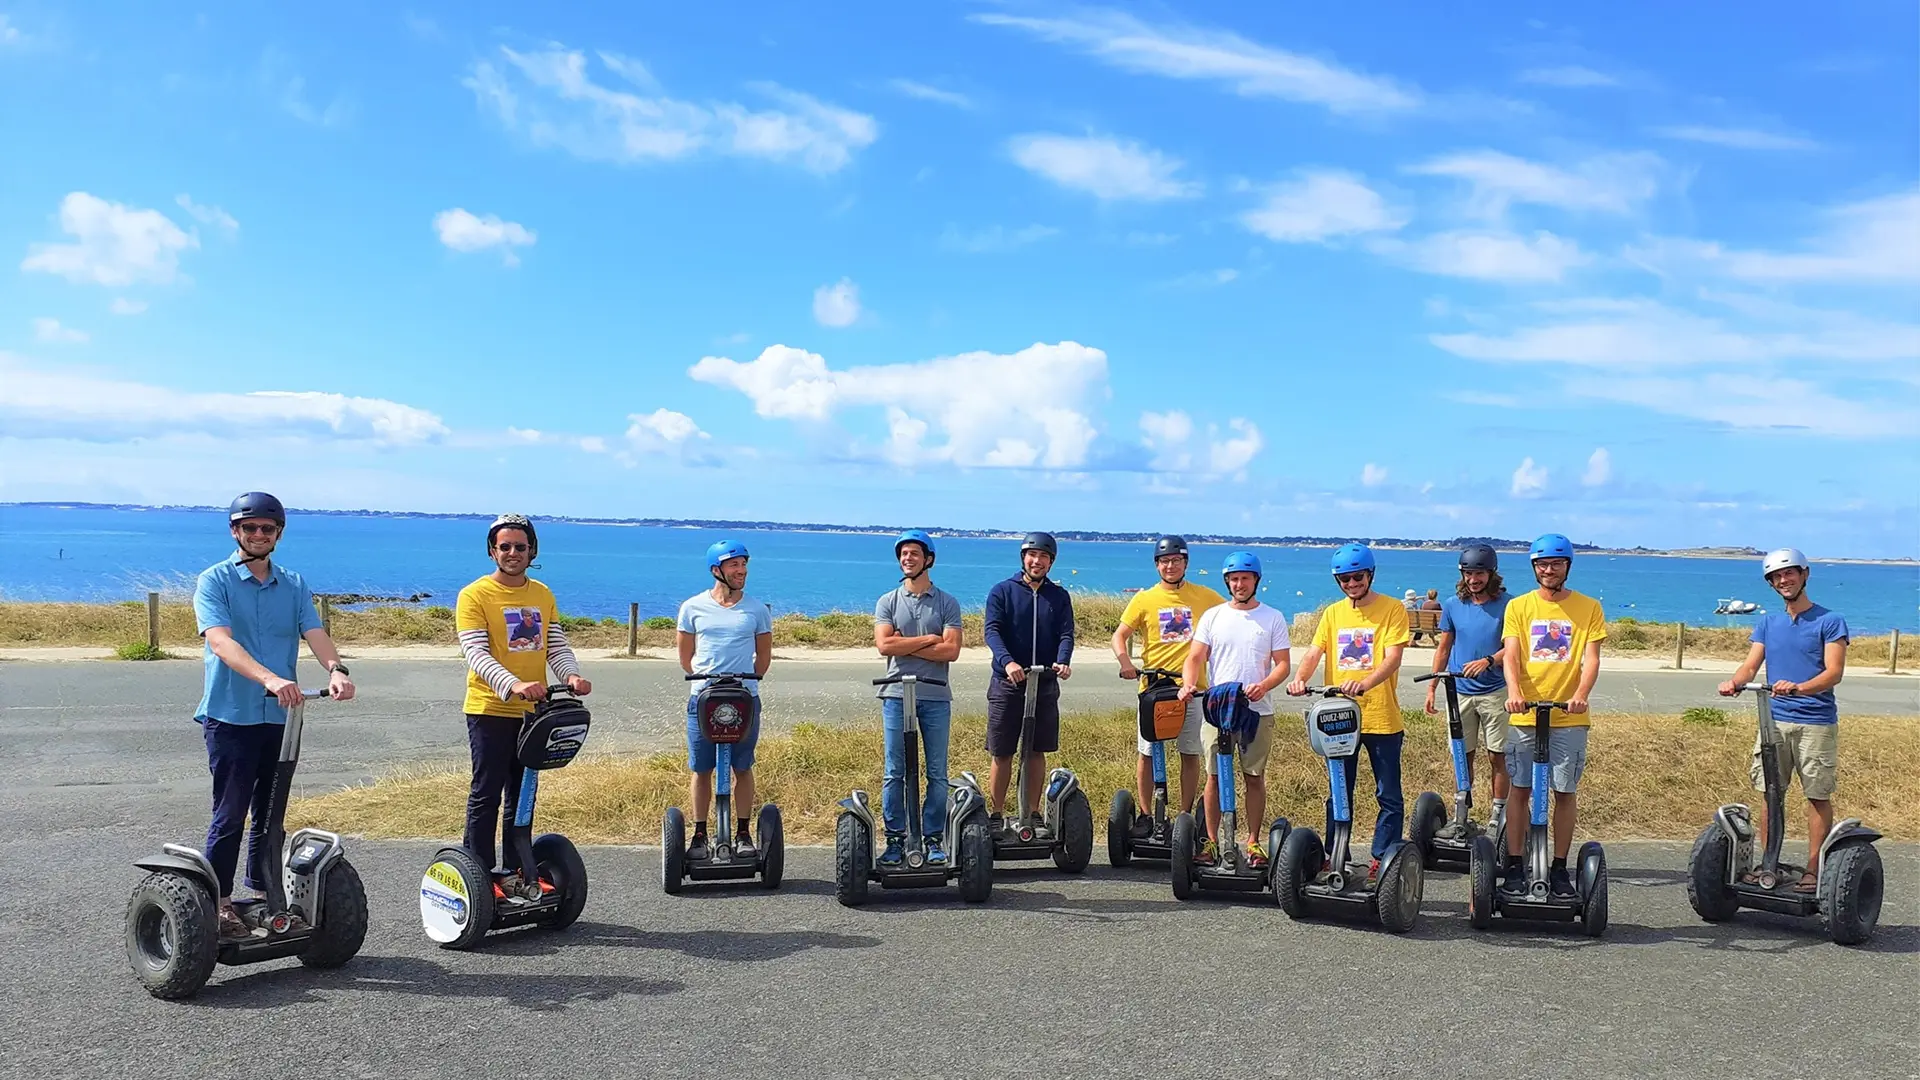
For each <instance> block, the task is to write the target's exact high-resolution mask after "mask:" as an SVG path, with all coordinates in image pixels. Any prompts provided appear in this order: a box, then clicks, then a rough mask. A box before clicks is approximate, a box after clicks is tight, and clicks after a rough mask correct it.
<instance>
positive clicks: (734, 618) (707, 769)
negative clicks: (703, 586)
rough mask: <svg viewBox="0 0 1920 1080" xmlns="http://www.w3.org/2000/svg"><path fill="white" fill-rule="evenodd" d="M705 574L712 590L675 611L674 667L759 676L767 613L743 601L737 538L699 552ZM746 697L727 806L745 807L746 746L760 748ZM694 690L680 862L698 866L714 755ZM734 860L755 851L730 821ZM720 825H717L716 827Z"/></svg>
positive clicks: (751, 684) (705, 853)
mask: <svg viewBox="0 0 1920 1080" xmlns="http://www.w3.org/2000/svg"><path fill="white" fill-rule="evenodd" d="M707 573H709V574H711V575H712V576H713V587H712V588H711V589H708V590H706V591H705V592H702V593H699V594H696V595H694V596H692V597H690V598H688V599H687V600H686V602H684V603H682V604H681V605H680V616H679V621H678V622H677V623H676V624H675V625H676V629H677V633H676V634H675V635H674V638H675V641H676V643H677V644H678V645H679V647H680V668H681V670H682V671H685V672H686V673H687V674H689V675H696V674H700V673H704V672H746V671H751V672H753V673H754V674H755V675H765V674H766V673H767V668H768V667H769V666H770V665H771V664H772V663H773V610H772V609H771V608H769V607H767V605H766V604H764V603H762V602H760V601H758V600H749V599H747V545H745V544H742V543H740V542H739V541H738V540H721V541H718V542H716V543H714V544H713V545H712V546H711V547H709V548H707ZM746 688H747V691H748V692H749V693H751V694H752V695H753V718H752V719H751V720H749V721H748V723H747V733H746V735H745V736H744V737H742V738H741V740H740V741H739V742H737V743H734V744H733V751H732V753H733V792H734V802H733V805H735V806H738V807H743V808H744V807H752V806H757V805H759V804H758V803H755V802H754V801H753V748H754V747H755V746H757V745H759V743H760V684H759V681H758V680H747V681H746ZM699 690H700V687H699V686H695V687H694V692H693V693H692V694H690V695H689V696H688V697H687V764H688V768H689V770H690V771H691V772H692V774H693V775H692V779H691V780H690V781H689V784H688V787H689V791H690V794H691V797H692V800H693V812H694V813H695V814H696V815H699V816H697V817H696V818H695V819H694V822H693V839H692V840H691V841H689V842H688V844H687V858H689V859H694V860H703V859H706V858H708V857H709V856H710V855H711V851H710V849H709V848H708V847H707V821H706V817H705V815H706V813H707V808H708V807H709V806H711V805H712V804H713V767H714V762H715V760H716V757H717V754H716V752H715V749H714V745H713V743H712V742H711V741H709V740H708V739H707V736H706V733H705V732H704V731H702V730H701V729H700V718H699V717H698V716H697V715H695V708H694V706H695V704H696V703H697V702H698V700H699V696H700V695H699ZM736 825H737V829H736V832H735V836H734V842H733V846H734V854H735V855H736V856H738V857H740V858H742V859H746V860H749V861H751V860H752V859H753V858H755V857H756V856H757V855H758V854H759V853H758V851H756V850H755V848H754V846H753V830H752V829H751V828H750V827H749V825H750V822H749V821H748V819H746V818H741V819H739V821H738V822H737V823H736ZM726 827H727V822H724V821H722V822H720V828H722V829H724V828H726Z"/></svg>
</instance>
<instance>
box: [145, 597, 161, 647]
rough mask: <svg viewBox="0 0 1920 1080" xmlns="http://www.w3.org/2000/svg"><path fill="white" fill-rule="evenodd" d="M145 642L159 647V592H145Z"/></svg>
mask: <svg viewBox="0 0 1920 1080" xmlns="http://www.w3.org/2000/svg"><path fill="white" fill-rule="evenodd" d="M147 644H148V645H149V646H151V647H153V648H155V649H157V648H159V647H160V594H159V593H157V592H150V593H148V594H147Z"/></svg>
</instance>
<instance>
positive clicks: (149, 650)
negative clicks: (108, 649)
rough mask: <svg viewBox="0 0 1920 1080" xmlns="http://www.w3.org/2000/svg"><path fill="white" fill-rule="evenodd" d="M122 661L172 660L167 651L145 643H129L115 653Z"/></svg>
mask: <svg viewBox="0 0 1920 1080" xmlns="http://www.w3.org/2000/svg"><path fill="white" fill-rule="evenodd" d="M113 655H115V656H117V657H119V658H120V659H122V660H171V659H173V657H172V656H171V655H169V654H168V653H167V651H166V650H164V649H161V648H159V647H158V646H155V645H151V644H148V643H147V642H144V641H129V642H127V643H126V644H125V645H122V646H120V647H119V648H118V649H115V650H114V651H113Z"/></svg>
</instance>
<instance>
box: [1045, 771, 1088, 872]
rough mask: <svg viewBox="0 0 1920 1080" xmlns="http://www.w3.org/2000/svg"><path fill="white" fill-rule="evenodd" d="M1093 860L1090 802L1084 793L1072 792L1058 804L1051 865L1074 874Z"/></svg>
mask: <svg viewBox="0 0 1920 1080" xmlns="http://www.w3.org/2000/svg"><path fill="white" fill-rule="evenodd" d="M1092 861H1093V804H1092V803H1090V802H1088V801H1087V793H1086V792H1084V791H1076V792H1074V793H1073V794H1071V795H1069V796H1067V801H1066V802H1065V803H1063V804H1061V806H1060V846H1058V847H1056V848H1054V849H1053V865H1055V866H1057V867H1059V868H1060V869H1061V870H1063V871H1065V872H1067V873H1069V874H1077V873H1079V872H1080V871H1082V870H1085V869H1086V868H1087V863H1089V862H1092Z"/></svg>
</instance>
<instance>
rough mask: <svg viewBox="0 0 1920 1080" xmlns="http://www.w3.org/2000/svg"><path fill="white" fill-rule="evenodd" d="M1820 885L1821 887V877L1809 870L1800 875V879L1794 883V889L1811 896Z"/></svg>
mask: <svg viewBox="0 0 1920 1080" xmlns="http://www.w3.org/2000/svg"><path fill="white" fill-rule="evenodd" d="M1819 887H1820V879H1819V878H1818V877H1815V876H1814V874H1813V872H1812V871H1811V870H1809V871H1807V872H1806V873H1804V874H1801V875H1800V881H1799V882H1798V883H1797V884H1795V885H1794V887H1793V891H1794V892H1797V893H1801V894H1803V895H1807V896H1811V895H1813V893H1814V892H1815V890H1817V889H1819Z"/></svg>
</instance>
